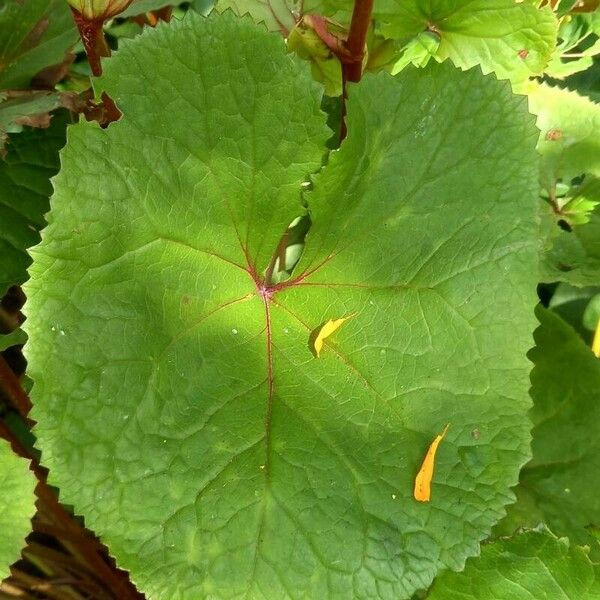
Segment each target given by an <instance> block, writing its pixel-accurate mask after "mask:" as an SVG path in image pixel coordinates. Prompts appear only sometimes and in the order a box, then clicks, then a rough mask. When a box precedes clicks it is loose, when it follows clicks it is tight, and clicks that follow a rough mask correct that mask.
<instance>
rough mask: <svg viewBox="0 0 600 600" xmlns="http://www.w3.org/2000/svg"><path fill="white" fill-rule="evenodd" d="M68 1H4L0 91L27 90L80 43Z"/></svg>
mask: <svg viewBox="0 0 600 600" xmlns="http://www.w3.org/2000/svg"><path fill="white" fill-rule="evenodd" d="M77 38H78V34H77V30H76V29H75V24H74V22H73V17H72V15H71V11H70V10H69V6H68V4H67V2H66V0H4V1H3V3H2V6H0V90H6V89H11V88H24V87H28V85H29V82H30V81H31V78H32V77H33V76H34V75H36V74H37V73H39V72H40V71H41V70H42V69H44V68H46V67H49V66H51V65H55V64H59V63H61V62H62V61H63V59H64V57H65V54H66V52H67V50H69V48H70V47H71V46H72V45H73V44H74V43H75V42H76V41H77Z"/></svg>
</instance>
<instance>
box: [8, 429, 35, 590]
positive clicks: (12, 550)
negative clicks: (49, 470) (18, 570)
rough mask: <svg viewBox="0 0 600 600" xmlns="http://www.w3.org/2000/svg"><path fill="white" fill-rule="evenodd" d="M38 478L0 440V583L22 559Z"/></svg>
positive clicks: (23, 461)
mask: <svg viewBox="0 0 600 600" xmlns="http://www.w3.org/2000/svg"><path fill="white" fill-rule="evenodd" d="M35 483H36V482H35V478H34V476H33V474H32V473H31V471H29V469H28V468H27V462H26V461H25V460H23V459H22V458H19V457H18V456H17V455H16V454H15V453H14V452H13V451H12V449H11V447H10V446H9V444H8V443H7V442H5V441H4V440H2V439H0V532H1V533H0V582H1V581H2V580H3V579H4V578H5V577H7V576H8V575H9V570H8V567H9V566H10V565H11V564H12V563H14V562H15V561H17V560H18V559H19V554H20V551H21V548H22V547H23V546H24V544H25V537H26V536H27V534H28V533H29V531H31V518H32V517H33V515H34V513H35V495H34V489H35Z"/></svg>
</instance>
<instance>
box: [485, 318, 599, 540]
mask: <svg viewBox="0 0 600 600" xmlns="http://www.w3.org/2000/svg"><path fill="white" fill-rule="evenodd" d="M537 315H538V318H539V319H540V323H541V324H540V327H539V328H538V329H537V330H536V332H535V341H536V346H535V348H534V349H533V350H532V351H531V353H530V358H531V360H532V361H533V363H534V369H533V372H532V374H531V384H532V387H531V396H532V398H533V401H534V406H533V409H532V412H531V418H532V421H533V424H534V428H533V432H532V433H533V441H532V451H533V458H532V460H531V461H530V462H529V463H528V464H527V465H526V466H525V467H524V468H523V470H522V471H521V475H520V483H519V487H518V489H517V497H518V502H517V503H516V504H515V505H514V506H511V507H510V508H509V514H508V517H507V518H506V520H505V521H503V522H502V523H501V524H500V525H499V526H498V527H497V529H496V533H497V534H503V533H509V534H510V533H512V532H513V531H514V530H515V529H516V528H517V527H521V526H529V527H531V526H536V525H538V524H539V523H541V522H543V523H546V524H547V525H548V527H549V528H550V529H551V530H552V531H553V532H554V533H555V534H557V535H560V536H568V537H569V539H570V540H571V542H573V543H577V544H588V545H592V546H594V547H595V549H596V551H597V550H598V545H597V542H596V541H595V539H594V537H593V536H592V535H591V534H590V528H591V527H598V526H600V499H599V498H598V487H599V486H600V482H599V481H598V474H599V473H600V458H599V448H598V445H599V442H598V439H599V437H600V436H599V435H598V431H597V424H598V422H600V414H599V412H600V361H599V360H598V359H597V358H596V357H595V356H594V355H593V354H592V351H591V350H590V348H589V347H588V346H587V345H586V344H585V343H584V341H583V340H582V338H581V337H580V336H579V335H578V334H577V333H576V332H575V331H574V330H573V329H572V327H571V326H570V325H568V324H567V323H565V322H564V321H563V320H562V319H561V318H560V317H559V316H558V315H556V314H555V313H554V312H552V311H549V310H547V309H544V308H542V307H539V308H538V311H537Z"/></svg>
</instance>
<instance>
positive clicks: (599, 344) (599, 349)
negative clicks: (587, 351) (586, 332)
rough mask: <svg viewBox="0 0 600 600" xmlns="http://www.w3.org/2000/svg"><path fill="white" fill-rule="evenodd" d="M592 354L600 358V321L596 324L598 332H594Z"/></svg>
mask: <svg viewBox="0 0 600 600" xmlns="http://www.w3.org/2000/svg"><path fill="white" fill-rule="evenodd" d="M592 352H593V353H594V354H595V355H596V358H600V319H598V323H597V324H596V331H595V332H594V340H593V341H592Z"/></svg>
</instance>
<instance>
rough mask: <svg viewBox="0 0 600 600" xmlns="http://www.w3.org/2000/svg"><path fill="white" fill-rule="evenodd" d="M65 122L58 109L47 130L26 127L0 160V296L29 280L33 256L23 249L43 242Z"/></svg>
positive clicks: (63, 138) (14, 136)
mask: <svg viewBox="0 0 600 600" xmlns="http://www.w3.org/2000/svg"><path fill="white" fill-rule="evenodd" d="M66 124H67V116H66V115H65V114H63V115H60V114H57V115H55V116H54V117H53V119H52V121H51V124H50V127H49V128H48V129H31V128H26V129H25V130H24V131H23V133H20V134H18V135H12V136H10V143H9V145H8V153H7V155H6V157H5V159H4V160H0V297H2V296H4V294H5V293H6V290H7V289H8V287H10V286H11V285H16V284H20V283H23V282H24V281H25V280H26V279H27V271H26V269H27V267H28V265H29V263H30V262H31V260H30V258H29V256H28V255H27V253H26V252H25V250H26V249H27V248H29V247H30V246H33V245H34V244H36V243H37V242H38V241H39V233H38V232H39V230H40V229H41V228H42V227H43V226H44V224H45V220H44V213H45V212H46V211H47V210H48V208H49V206H48V197H49V196H50V194H51V192H52V186H51V184H50V177H52V176H53V175H55V174H56V172H57V171H58V167H59V160H58V151H59V149H60V148H62V146H63V145H64V143H65V130H66Z"/></svg>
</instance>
